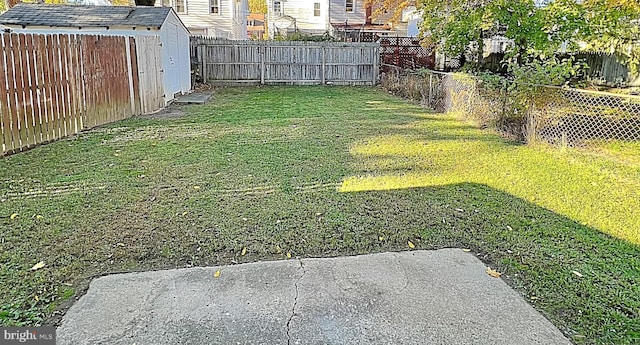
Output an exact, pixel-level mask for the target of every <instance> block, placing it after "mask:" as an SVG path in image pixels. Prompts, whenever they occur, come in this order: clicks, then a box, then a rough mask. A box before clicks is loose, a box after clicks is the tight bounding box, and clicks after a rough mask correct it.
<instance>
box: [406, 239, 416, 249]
mask: <svg viewBox="0 0 640 345" xmlns="http://www.w3.org/2000/svg"><path fill="white" fill-rule="evenodd" d="M407 245H408V246H409V248H411V249H413V248H415V247H416V245H415V244H413V242H411V241H407Z"/></svg>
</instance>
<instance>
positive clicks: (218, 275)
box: [213, 270, 220, 278]
mask: <svg viewBox="0 0 640 345" xmlns="http://www.w3.org/2000/svg"><path fill="white" fill-rule="evenodd" d="M213 277H214V278H220V270H217V271H216V273H214V274H213Z"/></svg>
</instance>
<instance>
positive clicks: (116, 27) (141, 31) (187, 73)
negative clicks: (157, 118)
mask: <svg viewBox="0 0 640 345" xmlns="http://www.w3.org/2000/svg"><path fill="white" fill-rule="evenodd" d="M0 25H2V26H4V29H5V30H7V29H8V30H11V32H16V33H33V34H59V33H65V34H92V35H108V36H128V37H134V38H135V41H136V52H135V53H136V56H137V64H138V66H139V73H140V82H141V84H142V85H141V90H142V91H143V92H145V93H146V92H153V93H156V94H157V95H158V97H157V99H156V100H155V101H157V102H158V103H160V104H161V105H162V106H164V105H166V104H167V103H168V102H170V101H171V100H172V99H174V97H176V96H177V95H180V94H184V93H187V92H189V91H190V89H191V66H190V61H189V59H190V57H189V36H190V34H189V30H188V29H187V28H186V26H185V25H184V24H183V23H182V21H181V20H180V18H179V17H178V16H177V15H176V13H175V12H174V10H173V9H172V8H170V7H128V6H82V5H52V4H26V3H20V4H18V5H16V6H15V7H13V8H11V9H10V10H8V11H7V12H5V13H4V14H2V15H0ZM160 81H161V82H160ZM152 108H154V106H153V105H150V106H149V109H152ZM155 108H157V107H155Z"/></svg>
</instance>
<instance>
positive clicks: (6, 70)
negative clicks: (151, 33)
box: [0, 33, 164, 154]
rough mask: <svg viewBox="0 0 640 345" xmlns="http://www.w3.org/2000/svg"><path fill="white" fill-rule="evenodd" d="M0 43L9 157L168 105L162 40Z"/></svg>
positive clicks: (53, 38)
mask: <svg viewBox="0 0 640 345" xmlns="http://www.w3.org/2000/svg"><path fill="white" fill-rule="evenodd" d="M0 45H1V46H0V87H3V88H4V91H1V90H0V128H1V129H2V135H0V141H1V144H2V153H3V154H6V153H10V152H16V151H20V150H23V149H26V148H30V147H33V146H35V145H39V144H42V143H46V142H49V141H52V140H56V139H59V138H62V137H65V136H69V135H73V134H76V133H78V132H79V131H81V130H83V129H87V128H91V127H95V126H100V125H103V124H106V123H110V122H114V121H117V120H121V119H125V118H128V117H131V116H133V115H135V114H140V113H142V112H152V111H155V110H157V109H160V108H161V107H162V106H164V98H163V96H164V91H163V83H162V67H161V66H162V62H161V60H160V59H161V54H160V42H159V38H157V37H152V38H149V39H147V38H145V39H141V40H140V43H139V44H138V39H135V40H134V39H133V38H129V37H121V36H101V35H65V34H57V35H51V34H48V35H38V34H15V33H12V34H10V33H3V34H2V37H1V39H0ZM140 66H142V67H140ZM141 79H143V80H141Z"/></svg>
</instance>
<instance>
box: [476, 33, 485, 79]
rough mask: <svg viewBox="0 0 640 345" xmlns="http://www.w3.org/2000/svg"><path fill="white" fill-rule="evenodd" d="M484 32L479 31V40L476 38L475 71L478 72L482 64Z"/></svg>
mask: <svg viewBox="0 0 640 345" xmlns="http://www.w3.org/2000/svg"><path fill="white" fill-rule="evenodd" d="M483 36H484V30H482V29H480V38H478V57H477V61H476V69H477V70H478V71H480V69H481V68H482V65H483V63H484V38H483Z"/></svg>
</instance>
